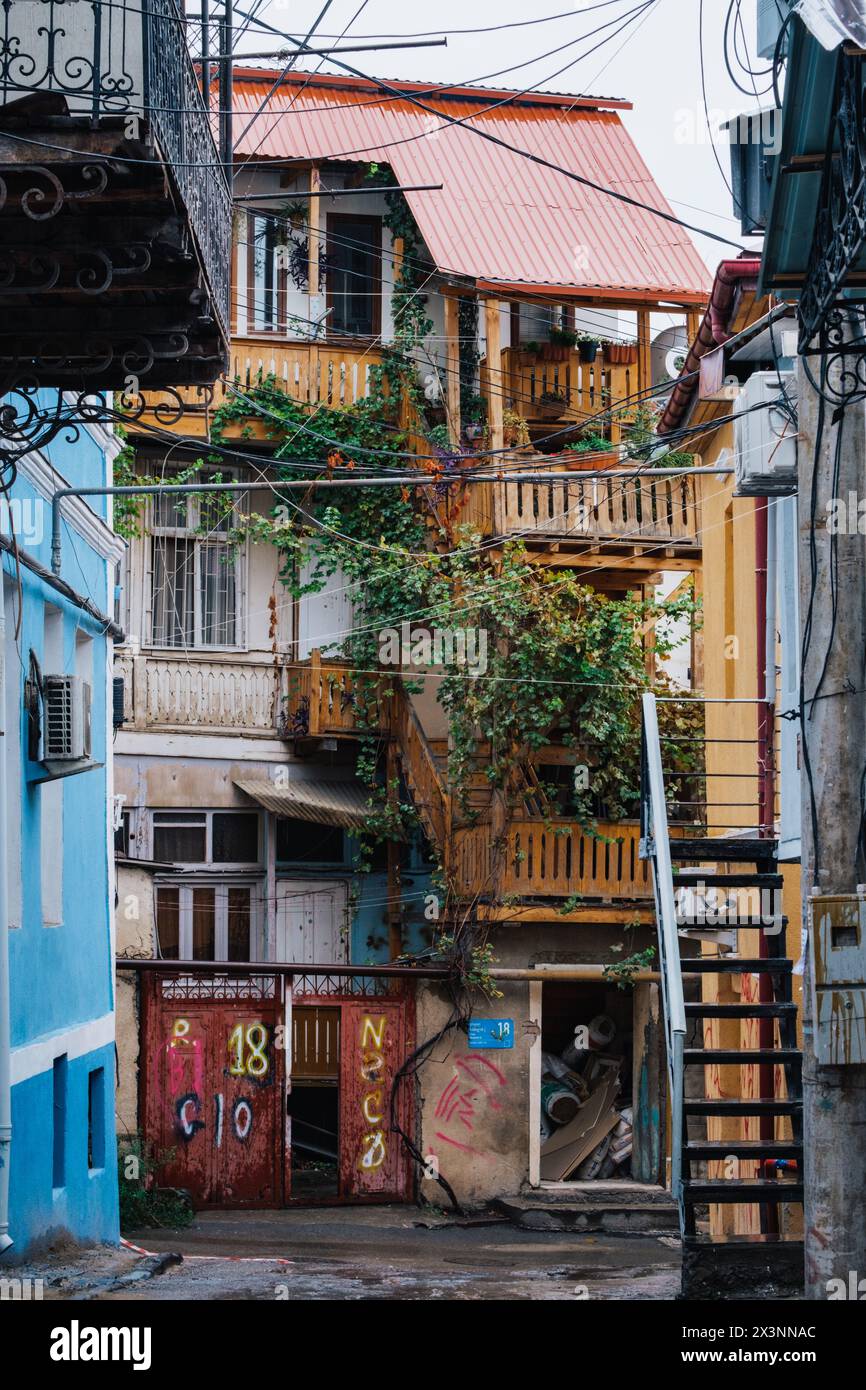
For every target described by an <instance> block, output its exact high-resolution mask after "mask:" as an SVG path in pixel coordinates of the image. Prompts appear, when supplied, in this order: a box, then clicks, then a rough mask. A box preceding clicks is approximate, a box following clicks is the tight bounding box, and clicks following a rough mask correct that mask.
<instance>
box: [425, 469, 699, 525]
mask: <svg viewBox="0 0 866 1390" xmlns="http://www.w3.org/2000/svg"><path fill="white" fill-rule="evenodd" d="M509 466H510V465H509ZM521 467H522V468H523V469H524V470H526V469H527V468H528V465H527V464H526V462H524V463H523V464H522V465H521ZM539 467H540V468H543V469H544V471H545V472H548V471H550V466H549V465H548V464H547V462H546V461H545V460H543V459H542V460H540V461H539ZM448 505H449V515H450V520H451V524H452V526H460V525H469V526H471V527H472V528H473V529H474V530H477V531H479V532H480V534H481V535H483V536H493V535H495V536H520V537H522V538H523V539H525V540H529V541H531V540H533V539H542V538H543V539H556V540H565V539H572V540H586V541H591V542H597V541H631V542H633V543H641V542H653V543H656V544H659V543H661V544H664V545H666V546H667V545H681V546H695V545H697V544H698V542H699V538H700V504H699V502H698V497H697V490H696V487H695V480H694V478H691V477H683V476H682V475H680V476H676V475H672V476H671V477H670V478H661V477H652V478H634V477H632V478H628V477H619V478H617V477H610V478H582V477H581V475H580V474H579V473H573V472H563V475H562V482H559V481H558V480H557V481H556V482H540V483H533V482H514V483H510V482H495V483H474V484H473V485H472V486H471V487H466V488H460V487H459V485H458V486H457V487H456V488H455V489H454V492H453V496H452V497H451V499H449V504H448Z"/></svg>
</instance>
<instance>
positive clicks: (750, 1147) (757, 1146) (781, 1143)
mask: <svg viewBox="0 0 866 1390" xmlns="http://www.w3.org/2000/svg"><path fill="white" fill-rule="evenodd" d="M683 1156H684V1158H690V1159H694V1160H695V1161H697V1160H698V1159H707V1160H709V1161H711V1160H713V1159H725V1158H751V1159H755V1160H757V1159H761V1158H796V1159H801V1158H802V1157H803V1145H802V1142H801V1141H800V1140H797V1139H688V1140H687V1141H686V1142H685V1144H683Z"/></svg>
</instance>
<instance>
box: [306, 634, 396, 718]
mask: <svg viewBox="0 0 866 1390" xmlns="http://www.w3.org/2000/svg"><path fill="white" fill-rule="evenodd" d="M358 696H359V692H358V689H357V682H356V680H355V676H354V673H353V671H352V669H351V667H349V666H347V665H346V664H345V662H340V661H323V659H322V656H321V653H320V652H319V651H317V650H314V651H313V652H312V653H311V654H310V659H309V661H308V662H306V663H304V664H299V665H296V666H294V667H293V668H292V669H291V670H290V672H289V695H288V702H287V713H286V718H287V732H288V734H289V736H290V737H291V736H293V735H294V736H296V737H303V736H307V737H309V738H325V737H339V736H341V735H342V736H343V737H350V738H353V737H356V736H357V734H358V732H359V728H360V727H362V728H363V731H364V732H369V731H370V729H371V727H372V728H375V729H383V728H387V727H388V720H389V713H390V703H391V700H390V696H388V694H387V692H386V691H385V690H384V689H383V690H382V692H381V694H380V696H379V699H378V710H377V709H376V708H375V700H374V707H373V708H372V710H371V711H370V712H369V713H365V717H364V719H363V721H359V720H358V719H357V715H356V700H357V698H358ZM362 696H363V698H364V699H365V700H368V699H371V696H370V695H369V694H368V692H366V691H364V692H362Z"/></svg>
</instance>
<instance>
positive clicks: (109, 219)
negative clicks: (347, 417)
mask: <svg viewBox="0 0 866 1390" xmlns="http://www.w3.org/2000/svg"><path fill="white" fill-rule="evenodd" d="M3 53H4V59H3V63H2V67H0V181H2V185H3V204H2V208H0V255H2V259H3V263H4V273H3V281H2V285H0V378H2V380H3V388H2V389H3V390H4V391H6V390H9V389H13V388H14V387H15V386H16V384H17V383H18V382H20V381H21V380H24V381H26V382H27V383H28V386H30V385H32V384H35V385H38V386H42V387H45V386H58V387H68V388H70V389H73V390H79V391H80V390H82V389H87V390H89V391H91V392H93V391H105V390H109V389H111V390H119V389H125V390H126V391H127V392H132V393H133V394H134V393H136V392H137V390H138V387H139V384H150V385H152V386H154V387H159V386H168V385H175V384H185V383H192V382H209V381H213V380H214V379H215V378H216V377H217V376H218V375H219V373H220V372H222V371H223V370H224V369H225V365H226V362H227V333H228V323H229V281H230V258H231V193H230V191H229V187H228V183H227V181H226V178H225V174H224V170H223V166H222V164H221V162H220V158H219V154H218V152H217V149H216V146H215V144H214V139H213V135H212V133H211V123H210V120H209V118H208V115H207V112H206V111H205V108H204V105H203V102H202V99H201V95H200V92H199V88H198V82H197V78H196V74H195V69H194V68H193V65H192V62H191V61H190V57H189V54H188V52H187V48H186V42H185V25H184V23H183V22H182V18H181V16H180V13H179V10H178V6H177V3H176V0H147V3H144V0H127V3H126V5H125V6H123V7H121V6H120V5H118V4H116V3H111V2H110V0H91V3H90V4H87V5H83V4H82V5H72V6H69V5H48V4H38V3H33V0H8V3H7V4H5V5H4V18H3ZM30 142H32V143H30Z"/></svg>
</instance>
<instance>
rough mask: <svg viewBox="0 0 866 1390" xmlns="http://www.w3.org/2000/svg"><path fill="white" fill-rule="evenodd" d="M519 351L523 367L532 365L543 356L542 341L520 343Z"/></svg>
mask: <svg viewBox="0 0 866 1390" xmlns="http://www.w3.org/2000/svg"><path fill="white" fill-rule="evenodd" d="M517 351H518V356H519V360H520V365H521V367H531V366H532V365H533V364H534V363H535V362H537V361H538V359H539V357H540V356H541V343H536V342H529V343H520V345H519V347H518V350H517Z"/></svg>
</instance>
